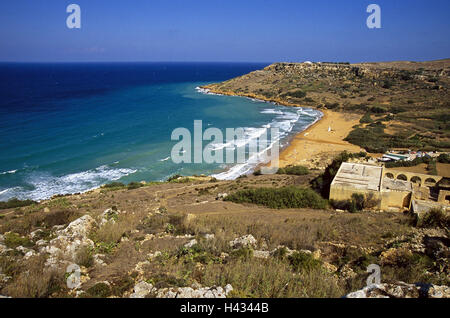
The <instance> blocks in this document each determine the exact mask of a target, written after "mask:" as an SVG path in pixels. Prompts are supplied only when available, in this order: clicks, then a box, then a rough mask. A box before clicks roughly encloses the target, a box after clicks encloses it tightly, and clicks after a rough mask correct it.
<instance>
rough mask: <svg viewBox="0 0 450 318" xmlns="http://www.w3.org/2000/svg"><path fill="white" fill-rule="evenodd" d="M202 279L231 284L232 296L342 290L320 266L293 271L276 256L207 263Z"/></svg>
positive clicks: (335, 293)
mask: <svg viewBox="0 0 450 318" xmlns="http://www.w3.org/2000/svg"><path fill="white" fill-rule="evenodd" d="M201 283H202V284H204V285H206V286H211V285H220V286H225V285H226V284H231V285H232V286H233V288H234V290H233V293H232V297H251V298H254V297H257V298H260V297H262V298H302V297H341V296H342V295H343V293H344V291H343V289H342V288H341V287H339V284H338V281H337V280H336V279H335V278H333V276H331V275H330V274H327V273H325V272H324V271H323V270H321V269H314V270H311V271H302V272H300V273H298V274H294V273H293V272H292V270H291V268H290V266H289V265H288V264H287V263H286V262H283V261H281V260H277V259H269V260H267V261H261V260H258V259H250V260H247V261H245V262H243V261H241V260H233V261H231V262H228V263H227V264H223V265H210V266H207V267H206V268H205V271H204V274H203V277H202V279H201Z"/></svg>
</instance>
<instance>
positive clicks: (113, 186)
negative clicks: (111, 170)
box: [102, 182, 125, 189]
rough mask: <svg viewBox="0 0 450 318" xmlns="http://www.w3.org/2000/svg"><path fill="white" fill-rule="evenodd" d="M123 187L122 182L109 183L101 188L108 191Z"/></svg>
mask: <svg viewBox="0 0 450 318" xmlns="http://www.w3.org/2000/svg"><path fill="white" fill-rule="evenodd" d="M124 187H125V184H123V183H122V182H111V183H107V184H104V185H103V186H102V188H105V189H109V188H124Z"/></svg>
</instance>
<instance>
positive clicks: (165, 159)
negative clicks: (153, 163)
mask: <svg viewBox="0 0 450 318" xmlns="http://www.w3.org/2000/svg"><path fill="white" fill-rule="evenodd" d="M169 159H170V156H169V157H167V158H164V159H160V160H159V161H167V160H169Z"/></svg>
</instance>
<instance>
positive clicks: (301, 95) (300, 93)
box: [286, 90, 306, 98]
mask: <svg viewBox="0 0 450 318" xmlns="http://www.w3.org/2000/svg"><path fill="white" fill-rule="evenodd" d="M286 95H287V96H291V97H295V98H304V97H306V93H305V92H304V91H301V90H297V91H294V92H288V93H286Z"/></svg>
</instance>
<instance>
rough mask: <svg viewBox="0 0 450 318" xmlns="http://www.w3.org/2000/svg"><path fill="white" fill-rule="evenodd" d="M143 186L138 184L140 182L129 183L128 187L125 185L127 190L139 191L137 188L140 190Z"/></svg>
mask: <svg viewBox="0 0 450 318" xmlns="http://www.w3.org/2000/svg"><path fill="white" fill-rule="evenodd" d="M142 186H143V185H142V183H140V182H130V183H129V184H128V185H127V189H128V190H133V189H139V188H141V187H142Z"/></svg>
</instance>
